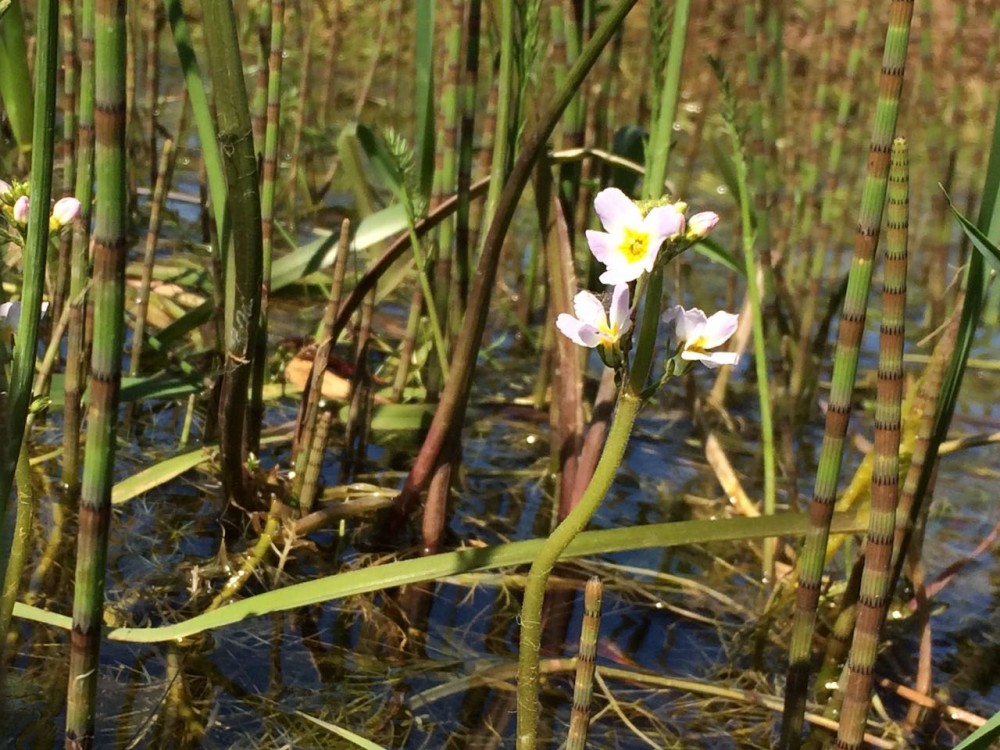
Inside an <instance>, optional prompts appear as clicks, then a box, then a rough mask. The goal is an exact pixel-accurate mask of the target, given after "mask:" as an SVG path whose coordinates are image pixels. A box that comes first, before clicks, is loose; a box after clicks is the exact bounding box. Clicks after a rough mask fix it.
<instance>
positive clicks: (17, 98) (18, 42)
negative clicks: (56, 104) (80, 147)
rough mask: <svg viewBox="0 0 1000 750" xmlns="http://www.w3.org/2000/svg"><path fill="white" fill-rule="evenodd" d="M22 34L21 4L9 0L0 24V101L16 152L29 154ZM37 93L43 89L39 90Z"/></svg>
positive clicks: (30, 135)
mask: <svg viewBox="0 0 1000 750" xmlns="http://www.w3.org/2000/svg"><path fill="white" fill-rule="evenodd" d="M25 39H26V37H25V33H24V14H23V13H22V12H21V0H11V3H10V5H8V6H7V9H6V10H5V11H4V12H3V21H2V22H0V70H2V71H3V75H0V100H3V107H4V113H5V114H6V115H7V122H8V123H9V124H10V129H11V132H12V133H13V134H14V140H15V141H17V145H18V148H19V149H20V150H21V151H22V152H24V153H27V152H29V151H31V144H32V139H33V138H34V134H33V129H32V119H31V113H32V108H33V106H34V105H33V102H32V93H31V75H30V74H29V72H28V47H27V44H26V41H25ZM38 90H39V91H41V90H42V89H41V88H40V87H39V88H38Z"/></svg>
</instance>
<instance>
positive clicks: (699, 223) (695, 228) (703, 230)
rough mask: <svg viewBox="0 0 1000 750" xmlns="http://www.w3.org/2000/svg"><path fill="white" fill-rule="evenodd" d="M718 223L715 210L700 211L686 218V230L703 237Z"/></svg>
mask: <svg viewBox="0 0 1000 750" xmlns="http://www.w3.org/2000/svg"><path fill="white" fill-rule="evenodd" d="M718 223H719V215H718V214H717V213H715V211H702V212H701V213H697V214H695V215H694V216H692V217H691V218H690V219H688V231H690V232H691V233H692V234H694V235H695V236H696V237H705V236H707V235H708V233H709V232H711V231H712V230H713V229H715V225H716V224H718Z"/></svg>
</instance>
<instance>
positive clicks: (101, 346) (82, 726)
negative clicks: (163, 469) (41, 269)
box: [66, 0, 128, 748]
mask: <svg viewBox="0 0 1000 750" xmlns="http://www.w3.org/2000/svg"><path fill="white" fill-rule="evenodd" d="M125 11H126V5H125V0H98V1H97V4H96V14H95V31H96V33H95V37H94V41H95V44H94V72H95V88H94V126H95V131H94V132H95V172H96V176H97V181H98V183H99V184H100V185H101V193H100V195H98V196H97V202H96V206H95V209H94V213H95V218H94V238H93V243H94V279H93V299H94V325H93V329H94V350H93V354H92V355H91V363H90V372H91V375H90V386H89V388H88V391H89V395H90V408H89V411H88V415H87V446H86V455H85V462H84V469H83V484H82V487H81V494H80V530H79V537H78V542H77V565H76V589H75V595H74V598H73V633H72V636H71V639H70V663H69V677H68V699H67V706H66V746H67V747H68V748H89V747H92V746H93V742H94V714H95V707H94V702H95V698H96V691H97V667H98V663H99V662H98V656H99V650H100V645H101V622H102V616H101V613H102V610H103V605H104V574H105V563H106V561H107V554H108V527H109V525H110V522H111V485H112V482H113V481H114V464H115V450H116V442H117V441H116V440H115V431H116V428H117V424H118V397H119V390H120V386H121V360H122V347H123V345H124V340H125V321H124V318H123V313H122V311H123V310H124V307H125V260H126V255H127V241H128V194H127V183H126V151H125V112H126V109H125V102H126V93H125V64H126V41H125V34H126V27H125V20H126V15H125Z"/></svg>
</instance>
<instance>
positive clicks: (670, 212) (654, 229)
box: [642, 203, 684, 249]
mask: <svg viewBox="0 0 1000 750" xmlns="http://www.w3.org/2000/svg"><path fill="white" fill-rule="evenodd" d="M642 224H643V228H644V229H645V230H646V231H647V232H649V240H650V244H653V243H654V242H655V243H656V247H657V249H659V244H660V243H661V242H662V241H663V240H665V239H666V238H667V237H672V236H674V235H675V234H680V233H682V232H683V231H684V214H682V213H681V212H680V211H678V210H677V207H676V206H675V205H674V204H672V203H668V204H667V205H666V206H657V207H656V208H654V209H653V210H652V211H650V212H649V213H648V214H646V218H645V219H643V220H642Z"/></svg>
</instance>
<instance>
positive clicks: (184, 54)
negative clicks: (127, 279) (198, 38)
mask: <svg viewBox="0 0 1000 750" xmlns="http://www.w3.org/2000/svg"><path fill="white" fill-rule="evenodd" d="M163 6H164V8H166V11H167V20H168V21H169V22H170V30H171V32H172V33H173V36H174V45H175V46H176V47H177V57H178V58H179V59H180V64H181V70H182V71H183V72H184V86H185V88H187V91H188V98H189V99H190V100H191V112H192V114H193V115H194V125H195V130H196V131H197V133H198V140H199V141H200V142H201V149H202V151H201V158H202V164H203V165H204V167H205V176H206V178H207V180H208V193H209V198H210V200H211V203H212V214H213V216H214V217H215V231H216V239H217V242H218V243H219V247H217V248H216V252H217V253H219V254H221V255H223V256H224V255H225V254H226V251H227V248H228V246H229V235H228V232H229V214H228V206H227V203H226V174H225V171H224V170H223V168H222V157H221V156H220V155H219V149H218V148H216V146H215V144H216V143H217V138H216V133H215V121H214V119H213V117H212V107H211V105H209V103H208V95H207V94H206V93H205V84H204V82H203V81H202V80H201V69H200V68H199V66H198V58H197V57H196V56H195V53H194V44H193V43H192V41H191V31H190V30H189V29H188V25H187V20H186V19H185V17H184V7H183V4H182V2H181V0H163ZM214 46H215V45H214V44H210V45H209V48H212V47H214Z"/></svg>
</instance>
